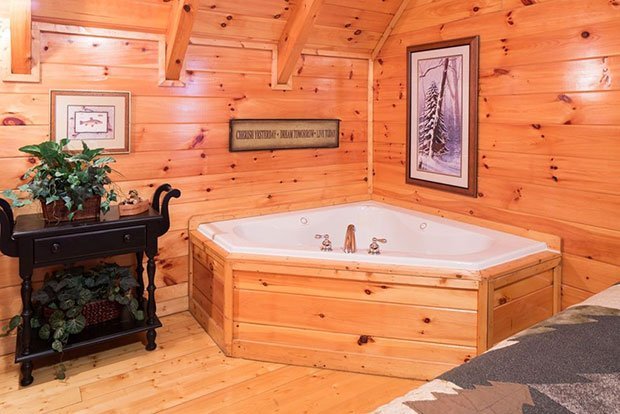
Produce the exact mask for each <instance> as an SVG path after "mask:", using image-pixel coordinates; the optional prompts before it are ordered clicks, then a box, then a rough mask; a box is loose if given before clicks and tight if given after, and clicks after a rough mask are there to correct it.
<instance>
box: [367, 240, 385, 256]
mask: <svg viewBox="0 0 620 414" xmlns="http://www.w3.org/2000/svg"><path fill="white" fill-rule="evenodd" d="M379 243H383V244H385V243H387V239H380V238H377V237H373V238H372V243H370V246H368V254H381V249H380V247H379Z"/></svg>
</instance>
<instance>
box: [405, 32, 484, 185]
mask: <svg viewBox="0 0 620 414" xmlns="http://www.w3.org/2000/svg"><path fill="white" fill-rule="evenodd" d="M478 51H479V38H478V36H476V37H469V38H465V39H456V40H447V41H442V42H437V43H431V44H426V45H420V46H411V47H408V48H407V87H408V94H407V178H406V181H407V183H410V184H416V185H421V186H425V187H430V188H434V189H438V190H445V191H451V192H453V193H458V194H463V195H468V196H471V197H477V178H478V177H477V174H478V171H477V157H478V154H477V153H478Z"/></svg>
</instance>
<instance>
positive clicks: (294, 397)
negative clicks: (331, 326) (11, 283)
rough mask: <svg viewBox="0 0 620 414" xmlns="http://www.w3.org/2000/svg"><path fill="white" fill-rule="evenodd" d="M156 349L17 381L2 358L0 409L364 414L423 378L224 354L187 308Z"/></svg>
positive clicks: (123, 352)
mask: <svg viewBox="0 0 620 414" xmlns="http://www.w3.org/2000/svg"><path fill="white" fill-rule="evenodd" d="M162 319H163V323H164V327H163V328H161V329H160V330H158V332H159V334H158V341H157V342H158V345H159V347H158V349H157V350H156V351H154V352H146V351H144V347H143V345H142V344H141V343H139V342H136V343H132V344H128V345H124V346H121V347H117V348H113V349H109V350H105V351H102V352H99V353H96V354H92V355H89V356H84V357H81V358H77V359H73V360H71V361H68V362H65V366H66V367H67V379H66V380H64V381H59V380H56V379H54V370H53V367H42V368H39V369H35V371H34V377H35V382H34V383H33V384H32V385H31V386H29V387H27V388H20V387H19V386H18V377H19V367H18V365H15V364H13V355H10V356H5V357H2V358H0V413H2V414H8V413H81V412H83V413H89V414H91V413H104V412H111V413H112V412H113V413H132V414H135V413H183V414H189V413H220V414H224V413H225V414H232V413H235V414H236V413H253V414H261V413H294V414H298V413H330V414H332V413H366V412H369V411H372V410H373V409H374V408H376V407H378V406H379V405H381V404H384V403H386V402H388V401H390V400H391V399H393V398H395V397H397V396H399V395H401V394H404V393H405V392H407V391H408V390H410V389H413V388H415V387H416V386H419V385H420V384H421V383H420V382H417V381H412V380H405V379H395V378H387V377H378V376H370V375H362V374H354V373H347V372H340V371H330V370H324V369H317V368H305V367H296V366H287V365H280V364H273V363H266V362H256V361H248V360H242V359H234V358H227V357H225V356H224V355H223V354H222V353H221V351H220V350H219V349H218V348H217V346H216V345H215V344H214V343H213V341H212V340H211V338H210V337H209V336H208V335H207V334H206V333H205V332H204V331H203V330H202V328H201V327H200V326H199V325H198V323H197V322H196V321H195V320H194V318H193V317H192V316H191V315H190V314H189V313H187V312H184V313H181V314H176V315H171V316H167V317H165V318H162Z"/></svg>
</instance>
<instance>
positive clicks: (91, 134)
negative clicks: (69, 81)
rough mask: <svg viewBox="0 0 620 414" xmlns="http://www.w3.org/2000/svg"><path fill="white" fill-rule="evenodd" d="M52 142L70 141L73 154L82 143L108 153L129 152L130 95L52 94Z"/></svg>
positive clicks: (95, 93)
mask: <svg viewBox="0 0 620 414" xmlns="http://www.w3.org/2000/svg"><path fill="white" fill-rule="evenodd" d="M50 101H51V102H50V108H51V113H50V138H51V139H52V140H53V141H60V140H61V139H63V138H68V139H69V144H68V149H69V150H81V149H82V142H86V144H87V145H88V146H89V147H90V148H103V149H104V150H105V151H104V152H105V153H109V154H119V153H128V152H129V140H130V129H129V128H130V109H129V106H130V102H131V94H130V93H129V92H94V91H65V90H52V91H50Z"/></svg>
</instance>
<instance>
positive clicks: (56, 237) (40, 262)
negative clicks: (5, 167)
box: [0, 184, 181, 386]
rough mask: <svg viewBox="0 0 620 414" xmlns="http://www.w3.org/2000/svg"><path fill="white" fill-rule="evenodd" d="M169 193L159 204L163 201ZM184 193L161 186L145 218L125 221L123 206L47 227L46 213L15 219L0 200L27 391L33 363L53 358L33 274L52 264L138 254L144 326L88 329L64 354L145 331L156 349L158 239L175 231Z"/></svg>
mask: <svg viewBox="0 0 620 414" xmlns="http://www.w3.org/2000/svg"><path fill="white" fill-rule="evenodd" d="M163 193H166V194H165V196H164V199H163V202H162V203H161V205H160V198H161V195H162V194H163ZM180 196H181V192H180V191H179V190H176V189H172V187H171V186H170V185H168V184H164V185H162V186H160V187H159V188H158V189H157V190H156V191H155V194H154V195H153V201H152V204H151V207H150V208H149V210H148V211H147V212H145V213H142V214H139V215H135V216H126V217H120V216H119V212H118V207H112V208H111V209H110V211H109V212H108V213H106V214H105V215H102V216H101V217H100V218H99V219H96V220H84V221H75V222H64V223H58V224H47V223H45V222H44V220H43V216H42V215H41V214H28V215H23V216H19V217H17V219H16V220H14V216H13V212H12V210H11V206H10V205H9V203H8V202H6V201H5V200H2V199H0V251H2V253H4V254H5V255H7V256H12V257H18V258H19V276H20V277H21V279H22V287H21V299H22V306H23V307H22V313H21V316H22V325H21V326H20V328H19V329H18V331H17V346H16V350H15V362H16V363H21V380H20V384H21V385H23V386H27V385H30V384H31V383H32V381H33V377H32V369H33V361H34V360H36V359H39V358H43V357H47V356H50V355H54V353H55V351H54V350H52V349H51V346H50V344H49V343H48V342H47V341H43V340H41V339H39V337H38V336H37V335H32V328H31V327H30V319H31V317H32V311H33V308H32V303H31V294H32V280H31V279H32V273H33V269H34V268H37V267H44V266H49V265H53V264H61V263H62V264H70V263H74V262H78V261H81V260H85V259H91V258H98V257H107V256H113V255H119V254H126V253H135V254H136V258H137V268H136V273H137V279H138V287H137V289H136V290H137V291H136V297H137V298H138V302H139V304H140V307H141V308H142V309H143V310H144V311H145V315H146V317H145V318H144V320H143V321H137V320H133V319H132V318H121V319H120V320H116V321H110V322H105V323H102V324H98V325H95V326H92V327H90V326H89V327H86V328H85V329H84V330H83V331H82V332H81V333H80V334H78V335H75V336H73V337H71V339H70V340H69V343H68V344H67V345H66V346H65V347H64V349H65V350H67V351H69V350H71V349H78V348H82V347H85V346H88V345H93V344H98V343H102V342H106V341H109V340H112V339H116V338H119V337H122V336H126V335H131V334H135V333H139V332H145V331H146V338H147V345H146V349H147V350H148V351H152V350H154V349H155V348H156V347H157V345H156V344H155V338H156V335H157V334H156V332H155V329H156V328H159V327H161V322H160V321H159V319H158V318H157V315H156V304H155V255H156V254H157V250H158V248H157V239H158V237H160V236H162V235H164V234H165V233H166V232H167V231H168V229H169V228H170V217H169V213H168V205H169V203H170V199H171V198H173V197H174V198H178V197H180ZM144 254H146V257H147V266H146V273H147V277H148V285H147V287H146V291H147V292H148V300H146V306H145V298H144V290H145V289H144V280H143V273H144V267H143V265H142V261H143V258H144Z"/></svg>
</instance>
